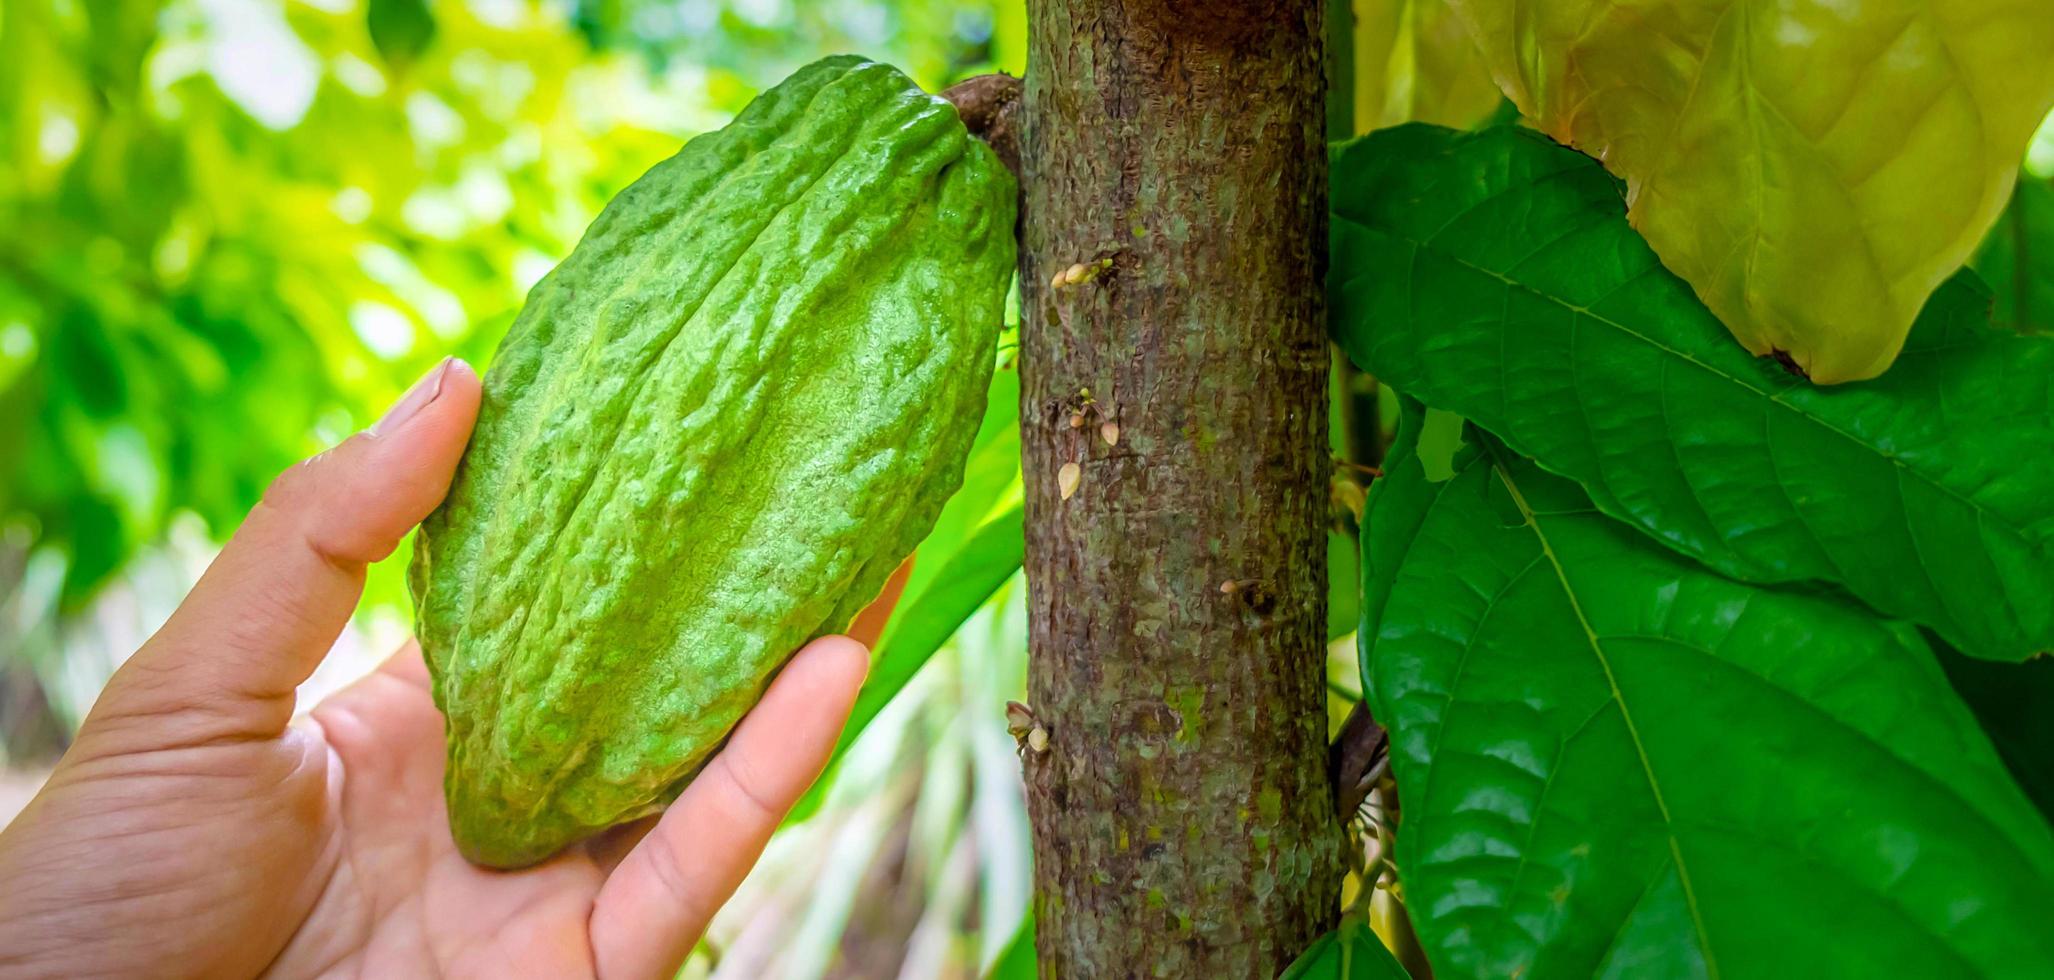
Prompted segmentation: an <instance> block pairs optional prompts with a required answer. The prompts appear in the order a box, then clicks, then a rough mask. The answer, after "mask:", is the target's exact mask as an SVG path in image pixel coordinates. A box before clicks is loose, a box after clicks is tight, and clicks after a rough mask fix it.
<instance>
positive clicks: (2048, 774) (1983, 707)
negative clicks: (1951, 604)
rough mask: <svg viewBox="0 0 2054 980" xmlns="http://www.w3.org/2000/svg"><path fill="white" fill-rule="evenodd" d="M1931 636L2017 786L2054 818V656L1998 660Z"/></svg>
mask: <svg viewBox="0 0 2054 980" xmlns="http://www.w3.org/2000/svg"><path fill="white" fill-rule="evenodd" d="M1928 639H1929V641H1930V642H1931V643H1932V644H1933V652H1934V653H1936V654H1938V655H1939V657H1940V666H1941V668H1942V669H1944V670H1946V671H1947V679H1948V680H1949V681H1951V682H1953V684H1954V690H1955V692H1956V693H1958V694H1960V695H1961V699H1962V700H1963V701H1966V702H1968V707H1969V710H1970V711H1973V712H1975V715H1976V719H1977V720H1978V721H1981V722H1982V723H1983V731H1984V732H1986V733H1987V734H1988V735H1989V736H1990V742H1991V744H1993V745H1995V746H1996V747H1997V754H1998V755H1999V756H2000V757H2002V758H2003V759H2004V764H2005V765H2007V766H2010V767H2011V774H2012V776H2014V777H2016V778H2017V779H2018V785H2019V788H2020V789H2023V790H2025V794H2026V795H2027V796H2029V797H2031V798H2032V801H2033V802H2034V803H2035V804H2037V805H2038V806H2039V808H2040V812H2041V813H2044V814H2046V815H2047V817H2048V819H2050V820H2054V657H2034V658H2033V659H2031V660H2028V661H2026V662H2024V663H2019V664H2003V663H1995V662H1992V661H1989V660H1977V659H1976V658H1974V657H1967V656H1963V655H1962V654H1961V652H1960V651H1958V650H1955V649H1954V648H1953V647H1951V646H1948V645H1947V642H1946V641H1945V640H1942V639H1940V638H1939V637H1937V636H1933V637H1928Z"/></svg>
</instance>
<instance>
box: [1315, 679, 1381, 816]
mask: <svg viewBox="0 0 2054 980" xmlns="http://www.w3.org/2000/svg"><path fill="white" fill-rule="evenodd" d="M1390 752H1391V737H1390V733H1388V732H1386V731H1384V726H1382V725H1379V724H1377V723H1376V719H1375V718H1372V717H1370V714H1369V703H1368V702H1366V701H1359V702H1356V705H1355V709H1354V710H1353V711H1350V712H1348V719H1347V720H1346V721H1344V722H1342V723H1341V733H1340V734H1339V735H1337V736H1335V737H1334V743H1333V744H1332V745H1331V746H1328V748H1327V772H1328V773H1329V774H1330V775H1331V776H1332V777H1333V780H1334V812H1335V814H1336V815H1337V816H1338V817H1340V819H1341V822H1342V823H1346V822H1348V821H1349V820H1352V819H1354V817H1355V811H1356V810H1359V809H1361V808H1362V801H1363V800H1366V799H1368V798H1369V790H1370V787H1372V786H1374V785H1376V778H1375V775H1376V772H1377V770H1378V769H1379V768H1381V767H1380V766H1379V765H1378V763H1380V762H1382V761H1383V760H1384V758H1385V757H1387V756H1389V755H1390Z"/></svg>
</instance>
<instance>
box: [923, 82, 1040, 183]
mask: <svg viewBox="0 0 2054 980" xmlns="http://www.w3.org/2000/svg"><path fill="white" fill-rule="evenodd" d="M1021 89H1022V86H1021V84H1020V80H1019V79H1017V78H1014V77H1013V76H1011V75H1008V74H1005V73H1004V72H998V73H994V74H990V75H976V76H972V77H970V78H966V79H964V80H962V81H960V82H957V83H956V84H954V85H951V86H949V87H948V88H946V89H943V90H942V93H941V97H942V98H944V99H947V100H949V103H950V104H952V105H954V106H955V107H956V114H957V115H959V116H962V117H963V125H964V126H965V127H967V128H968V129H969V130H970V135H972V136H975V137H977V138H978V139H981V140H983V141H984V142H985V143H987V144H989V145H990V146H991V148H992V150H993V151H994V152H996V153H997V154H998V158H999V161H1000V162H1002V163H1004V164H1005V165H1006V169H1008V170H1011V171H1012V172H1013V173H1015V174H1017V173H1019V172H1020V126H1019V120H1020V93H1021Z"/></svg>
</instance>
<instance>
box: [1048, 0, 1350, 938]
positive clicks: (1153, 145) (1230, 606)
mask: <svg viewBox="0 0 2054 980" xmlns="http://www.w3.org/2000/svg"><path fill="white" fill-rule="evenodd" d="M1028 17H1029V25H1030V26H1029V34H1030V38H1029V51H1030V54H1029V68H1028V73H1027V80H1026V92H1025V96H1024V102H1023V105H1022V111H1021V113H1020V120H1019V122H1020V129H1021V132H1020V137H1021V145H1020V150H1021V154H1020V157H1021V158H1020V174H1021V186H1022V189H1023V206H1024V210H1023V219H1022V221H1023V223H1022V229H1021V235H1022V246H1023V247H1022V250H1021V268H1020V272H1021V280H1022V286H1021V309H1022V313H1023V326H1022V339H1021V354H1020V364H1021V374H1022V383H1023V385H1022V391H1021V413H1020V417H1021V426H1022V436H1023V440H1024V452H1025V467H1026V479H1027V487H1028V490H1027V504H1026V506H1027V529H1028V530H1027V574H1028V593H1029V608H1030V626H1029V628H1030V638H1031V648H1032V666H1031V667H1030V669H1029V692H1030V699H1031V707H1032V709H1033V710H1034V712H1035V714H1036V718H1037V720H1038V722H1039V724H1040V725H1041V726H1042V727H1043V728H1044V729H1045V730H1046V734H1047V735H1048V739H1047V742H1046V744H1045V746H1043V747H1039V748H1037V746H1038V745H1040V743H1039V741H1038V739H1033V740H1030V742H1029V746H1028V751H1027V752H1026V758H1027V764H1026V771H1027V781H1028V805H1029V809H1030V812H1031V816H1032V820H1033V826H1034V844H1035V854H1036V878H1037V882H1036V900H1037V901H1036V905H1037V916H1038V918H1037V924H1036V929H1037V942H1038V948H1039V952H1040V960H1041V971H1042V976H1044V977H1064V978H1099V977H1143V976H1151V977H1208V978H1211V977H1268V976H1273V975H1274V974H1275V973H1276V972H1277V971H1278V970H1279V969H1281V968H1282V967H1283V966H1284V965H1285V964H1287V963H1288V962H1289V961H1290V960H1291V958H1292V957H1293V956H1295V955H1296V954H1297V953H1298V952H1299V951H1301V950H1302V949H1303V948H1304V947H1305V946H1306V945H1307V944H1308V943H1310V942H1311V941H1312V940H1313V939H1314V938H1316V937H1317V936H1318V935H1319V934H1320V933H1321V932H1323V931H1324V930H1326V929H1327V928H1329V927H1330V926H1331V925H1332V923H1333V920H1334V918H1335V900H1336V894H1337V892H1338V887H1339V876H1340V874H1341V862H1340V860H1339V851H1338V848H1339V847H1340V840H1341V838H1340V830H1339V825H1338V823H1337V821H1336V817H1335V800H1334V797H1333V793H1332V789H1331V788H1330V786H1329V782H1328V774H1327V769H1326V738H1325V735H1326V718H1325V715H1324V709H1323V704H1324V702H1323V697H1322V686H1321V683H1322V681H1321V676H1322V675H1321V664H1322V661H1323V658H1324V655H1325V646H1324V643H1323V639H1324V636H1323V630H1324V624H1325V610H1324V606H1325V600H1326V570H1325V558H1324V556H1325V547H1326V542H1325V533H1326V531H1325V528H1326V523H1327V477H1328V466H1329V462H1328V456H1327V445H1326V438H1327V436H1326V382H1327V365H1328V362H1327V342H1326V337H1325V329H1324V319H1323V317H1324V310H1323V302H1322V292H1321V283H1322V278H1323V273H1324V262H1325V259H1324V254H1325V249H1324V243H1325V240H1326V225H1325V220H1326V219H1325V201H1326V155H1325V149H1324V142H1323V140H1322V131H1323V128H1324V127H1323V109H1322V65H1321V44H1322V2H1321V0H1296V2H1263V0H1246V2H1239V3H1227V4H1212V3H1194V2H1176V0H1029V2H1028Z"/></svg>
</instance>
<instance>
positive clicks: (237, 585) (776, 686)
mask: <svg viewBox="0 0 2054 980" xmlns="http://www.w3.org/2000/svg"><path fill="white" fill-rule="evenodd" d="M478 397H479V388H478V378H477V375H476V374H475V373H473V372H472V370H471V369H470V368H469V366H467V365H465V364H463V363H462V362H460V361H444V362H443V363H442V364H441V365H439V366H438V367H437V368H436V369H435V370H434V371H432V372H430V374H429V375H428V376H427V377H425V378H423V379H422V380H421V382H420V383H418V384H417V385H415V387H414V388H413V389H412V390H411V391H409V392H408V393H407V395H406V396H405V397H403V398H402V399H401V400H400V402H399V404H397V405H395V406H394V407H393V409H392V410H391V411H390V412H389V413H388V414H387V416H386V417H385V418H384V419H382V420H380V421H379V423H378V424H376V425H374V426H373V427H372V428H371V429H370V430H369V431H367V432H365V433H361V434H359V435H357V436H355V437H353V438H351V439H350V440H348V441H347V442H345V443H343V444H342V445H341V446H339V447H337V448H335V449H333V450H331V451H329V452H326V453H323V454H321V455H319V456H316V457H314V458H313V459H310V460H308V461H306V462H305V463H302V464H300V465H297V466H294V467H293V468H292V469H291V470H289V471H288V472H286V473H285V474H284V475H283V476H281V477H279V479H278V480H277V481H276V482H275V483H273V484H272V486H271V488H270V490H269V491H268V492H266V494H265V495H264V500H263V502H262V503H260V504H258V505H257V507H256V508H255V509H254V510H252V511H251V512H250V516H249V518H248V520H246V521H245V522H244V524H243V526H242V527H241V528H240V529H239V530H237V531H236V533H235V536H234V538H233V539H232V540H231V541H230V542H229V543H228V546H227V547H226V548H224V549H223V550H222V552H221V555H220V557H218V558H217V559H216V560H215V561H214V563H213V565H212V566H211V567H210V568H208V570H207V572H206V574H205V575H204V576H203V577H202V578H201V580H200V582H199V584H198V585H197V586H195V587H194V589H193V591H192V594H191V595H189V596H187V597H186V600H185V602H184V603H183V604H182V605H180V606H179V608H178V610H177V612H176V613H174V614H173V615H172V617H171V619H170V621H169V622H167V623H166V624H165V625H164V628H163V629H162V630H160V631H158V633H157V634H156V635H155V636H153V637H151V638H150V640H149V642H148V643H146V644H144V646H143V647H142V649H140V650H139V651H137V652H136V654H135V656H134V657H132V658H130V660H129V661H128V663H127V664H125V665H124V666H123V667H122V668H121V670H119V671H118V672H116V674H115V676H114V678H113V679H112V680H111V681H110V682H109V683H108V685H107V689H106V691H105V692H103V693H102V694H101V696H100V699H99V701H98V702H97V703H96V704H95V705H94V706H93V710H92V712H91V714H90V715H89V716H88V717H87V719H86V721H85V723H84V725H83V726H82V727H81V728H80V730H79V735H78V739H77V741H76V742H75V743H74V744H73V745H72V747H71V749H70V751H69V752H67V753H66V754H65V757H64V759H63V761H62V762H60V763H59V764H58V767H57V769H56V771H55V772H54V773H53V774H52V775H51V777H50V780H49V782H48V783H47V784H46V785H45V786H44V788H43V790H42V792H41V793H39V794H38V795H37V796H36V798H35V799H34V800H33V801H32V802H31V803H30V804H29V805H28V807H27V808H26V809H25V810H23V811H22V813H21V815H20V817H19V818H17V819H16V820H15V821H14V823H13V824H12V825H10V826H9V827H7V829H6V830H5V831H4V832H0V977H16V976H38V977H40V976H64V977H88V976H122V977H131V976H206V977H243V976H255V975H258V974H259V973H263V974H267V975H272V976H281V977H300V976H320V975H336V976H350V975H355V976H367V977H410V976H473V975H476V976H492V977H515V976H546V977H577V976H598V977H607V978H644V977H669V976H671V975H672V974H673V973H674V972H675V971H676V969H677V967H678V965H679V964H680V963H681V962H682V961H683V960H684V958H685V956H686V955H687V954H688V953H689V952H690V950H691V948H692V945H693V944H694V943H695V942H696V941H697V939H698V937H699V935H700V933H701V932H703V931H704V929H705V927H706V924H707V921H708V920H709V919H710V918H711V917H712V915H713V913H714V911H715V910H716V909H718V908H719V907H720V905H721V903H722V902H724V901H725V900H726V899H727V897H728V896H729V895H730V894H731V893H732V892H733V891H734V889H735V887H736V886H737V885H738V884H740V882H741V880H742V878H743V876H744V875H745V874H747V872H748V870H749V868H750V866H751V865H752V864H754V863H755V861H756V858H757V857H758V856H759V855H760V854H761V852H762V848H763V845H764V843H765V842H766V841H767V840H768V839H769V837H770V834H771V831H772V830H774V829H775V828H776V826H777V824H778V822H779V821H780V820H782V818H783V816H784V814H785V812H786V811H787V810H789V809H790V807H791V806H792V804H793V802H794V801H796V800H797V799H798V797H799V795H800V794H801V793H802V792H803V791H804V790H805V789H806V787H807V786H808V785H809V784H811V783H812V781H813V780H814V778H815V777H817V776H818V775H819V773H820V770H821V767H822V766H823V765H824V764H825V762H826V760H827V758H828V754H829V753H830V752H831V751H832V749H833V746H834V742H835V738H836V736H837V734H838V733H839V731H840V729H841V727H842V723H843V721H844V720H845V719H846V717H847V715H848V711H849V706H850V705H851V703H853V701H854V698H855V695H856V689H857V687H858V686H859V685H860V684H861V682H862V679H863V674H864V672H865V670H866V669H867V666H868V654H867V652H866V650H865V649H864V647H863V644H862V643H861V642H858V641H856V640H852V639H850V638H848V637H839V636H831V637H825V638H822V639H820V640H816V641H814V642H813V643H810V644H808V645H807V646H806V647H805V648H804V649H802V650H800V651H799V652H798V653H797V654H796V655H795V656H794V657H793V658H792V660H791V662H790V664H789V665H788V666H786V668H785V669H784V670H783V671H782V672H781V673H780V674H779V675H778V677H777V680H776V681H775V682H774V683H773V684H772V685H771V686H770V690H769V691H768V693H767V694H766V695H765V696H764V698H763V701H762V702H761V703H760V704H758V705H757V706H756V708H755V709H754V710H753V711H751V712H750V714H749V715H748V717H746V718H745V719H743V721H742V724H741V726H740V727H739V728H737V729H736V731H735V733H734V736H733V738H732V739H730V741H729V742H728V745H727V747H726V748H725V749H723V750H722V751H721V753H720V754H719V755H717V756H716V757H715V758H714V759H713V761H712V762H710V763H709V764H708V765H707V766H706V768H705V769H704V770H703V771H702V772H701V773H700V775H699V777H698V778H697V779H696V780H694V781H693V782H692V784H691V785H690V786H689V787H688V788H687V789H686V790H685V792H684V794H683V795H681V796H680V797H679V798H678V800H677V802H676V803H674V804H672V806H671V807H670V809H669V810H668V811H667V812H665V813H664V814H662V815H661V816H660V817H652V818H649V819H648V820H644V821H641V822H639V823H637V824H633V825H630V826H627V827H623V828H618V829H616V830H615V831H613V832H611V833H609V834H606V835H602V836H601V837H599V838H596V839H595V840H593V841H591V842H588V843H586V844H584V845H580V846H578V847H574V848H572V849H570V850H569V851H566V852H565V853H563V854H560V855H558V856H556V857H555V858H552V859H551V860H549V861H548V862H545V863H543V864H541V865H538V866H536V867H533V868H529V869H526V870H523V871H517V872H496V871H488V870H484V869H480V868H477V867H474V866H472V865H471V864H469V863H468V862H466V861H465V860H464V859H463V858H462V857H461V856H459V855H458V854H457V852H456V846H455V844H454V843H453V842H452V841H451V840H450V835H449V828H448V820H447V815H446V811H445V809H444V805H443V797H442V778H443V723H442V715H441V714H440V713H439V712H438V711H437V710H436V708H435V705H434V703H433V701H432V700H431V699H430V697H429V693H428V674H427V669H426V667H425V665H424V664H423V662H422V659H421V652H420V648H419V647H418V646H416V645H415V644H413V643H411V642H409V643H408V644H407V645H406V646H405V647H404V648H402V649H401V650H400V651H399V652H398V653H397V654H395V655H394V656H393V657H392V658H391V659H390V660H388V661H386V662H385V664H384V665H383V666H381V667H380V668H379V669H378V670H377V671H376V672H374V673H372V674H371V675H370V676H368V677H366V678H364V679H363V680H361V681H359V682H357V683H356V684H355V685H353V686H351V687H349V688H348V689H346V690H344V691H342V692H340V693H338V694H336V695H335V696H333V697H331V698H328V699H327V700H326V701H324V702H322V703H321V704H320V706H318V707H316V708H315V709H314V710H313V712H312V714H311V715H310V716H308V717H305V718H301V719H299V720H297V721H295V720H294V719H293V713H294V689H295V688H296V687H297V686H298V685H299V684H300V682H301V681H304V680H305V679H306V678H307V676H308V675H309V674H311V673H312V672H313V670H314V668H315V666H317V665H318V664H319V663H320V661H321V658H322V657H323V655H324V654H325V653H326V652H327V650H328V648H329V647H330V646H331V645H332V644H333V643H334V641H335V638H336V637H337V635H339V634H340V632H341V630H342V627H343V625H344V624H345V622H346V621H347V620H348V618H349V615H350V613H351V611H352V610H353V609H354V608H355V606H356V602H357V599H358V597H359V596H360V594H361V593H362V591H363V583H364V569H365V566H366V565H367V564H369V563H370V562H373V561H376V560H378V559H381V558H383V557H385V556H386V555H388V554H390V553H391V552H392V550H393V549H394V548H395V547H397V546H398V544H399V542H400V540H401V539H402V538H403V537H404V536H405V535H406V534H407V532H408V531H410V530H411V529H412V528H413V526H414V525H415V524H416V523H418V522H419V521H420V520H421V518H422V517H424V516H425V515H426V514H427V513H428V511H429V510H431V509H432V508H433V507H434V506H435V504H436V503H437V502H439V501H440V500H441V499H442V497H443V495H444V493H445V492H447V490H448V487H449V481H450V476H451V474H452V473H453V472H454V470H455V467H456V462H457V459H458V457H459V456H460V455H461V454H462V452H463V448H464V443H465V441H466V439H467V438H468V437H469V435H470V431H471V425H472V423H473V421H474V420H475V418H476V415H477V410H478ZM880 602H881V603H888V602H889V597H887V598H886V599H883V600H880ZM874 619H875V617H874V616H873V617H866V619H865V622H870V621H873V620H874ZM852 632H857V630H852ZM870 639H874V635H872V636H871V637H870Z"/></svg>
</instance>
